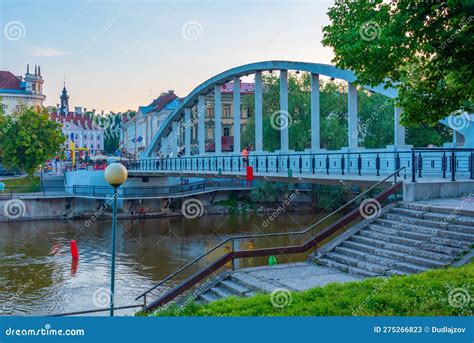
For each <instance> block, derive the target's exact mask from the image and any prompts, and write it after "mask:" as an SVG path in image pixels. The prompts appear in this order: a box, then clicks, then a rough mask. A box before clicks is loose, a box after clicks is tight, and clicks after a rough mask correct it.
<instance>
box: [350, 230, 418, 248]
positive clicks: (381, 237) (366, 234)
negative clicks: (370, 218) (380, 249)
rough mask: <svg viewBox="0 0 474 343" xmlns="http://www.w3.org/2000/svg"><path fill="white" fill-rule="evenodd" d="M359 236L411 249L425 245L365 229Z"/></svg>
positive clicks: (414, 240) (413, 240)
mask: <svg viewBox="0 0 474 343" xmlns="http://www.w3.org/2000/svg"><path fill="white" fill-rule="evenodd" d="M358 235H360V236H364V237H368V238H372V239H376V240H379V241H385V242H390V243H396V244H402V245H406V246H411V247H421V244H422V243H423V242H422V241H419V240H416V239H410V238H404V237H398V236H393V235H389V234H386V233H382V232H376V231H373V230H370V229H363V230H361V231H359V233H358Z"/></svg>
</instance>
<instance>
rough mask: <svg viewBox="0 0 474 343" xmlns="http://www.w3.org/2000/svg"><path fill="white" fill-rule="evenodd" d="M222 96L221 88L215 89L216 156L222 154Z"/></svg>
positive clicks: (218, 86) (217, 86)
mask: <svg viewBox="0 0 474 343" xmlns="http://www.w3.org/2000/svg"><path fill="white" fill-rule="evenodd" d="M221 137H222V94H221V86H220V85H216V87H214V144H215V147H216V154H218V155H219V154H221V153H222V146H221V142H222V138H221Z"/></svg>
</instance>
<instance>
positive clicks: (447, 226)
mask: <svg viewBox="0 0 474 343" xmlns="http://www.w3.org/2000/svg"><path fill="white" fill-rule="evenodd" d="M383 219H386V220H390V221H394V222H398V223H407V224H411V225H417V226H422V227H425V228H436V229H443V230H447V231H455V232H460V233H468V234H471V235H472V234H474V227H470V226H464V225H456V224H451V223H447V222H439V221H435V220H427V219H420V218H415V217H406V216H402V215H399V214H396V213H392V212H387V213H385V214H384V215H383Z"/></svg>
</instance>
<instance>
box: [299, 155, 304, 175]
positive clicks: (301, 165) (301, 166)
mask: <svg viewBox="0 0 474 343" xmlns="http://www.w3.org/2000/svg"><path fill="white" fill-rule="evenodd" d="M299 167H300V174H301V173H302V172H303V157H301V155H300V159H299Z"/></svg>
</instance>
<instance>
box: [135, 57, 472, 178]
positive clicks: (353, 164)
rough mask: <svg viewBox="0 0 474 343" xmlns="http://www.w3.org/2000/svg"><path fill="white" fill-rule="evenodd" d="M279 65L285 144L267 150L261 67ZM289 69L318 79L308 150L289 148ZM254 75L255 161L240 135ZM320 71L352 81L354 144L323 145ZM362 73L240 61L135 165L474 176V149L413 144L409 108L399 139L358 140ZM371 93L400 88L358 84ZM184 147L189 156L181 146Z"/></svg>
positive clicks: (145, 169) (207, 172)
mask: <svg viewBox="0 0 474 343" xmlns="http://www.w3.org/2000/svg"><path fill="white" fill-rule="evenodd" d="M273 71H279V78H280V110H279V112H278V118H277V119H276V120H277V121H278V122H280V123H283V125H281V126H280V127H279V128H278V129H279V131H280V149H279V150H278V151H275V152H266V151H264V150H263V88H262V73H263V72H273ZM288 71H297V72H299V71H302V72H307V73H309V74H310V78H311V101H310V103H311V109H310V111H311V116H310V118H311V147H310V148H309V149H306V150H305V151H291V150H290V149H289V146H290V144H289V132H288V128H289V125H286V124H285V123H289V122H290V119H291V118H289V113H288ZM252 74H254V77H255V81H254V97H255V99H254V100H255V105H254V106H255V108H254V117H255V150H254V151H252V152H251V153H250V156H249V159H248V162H247V163H245V162H244V161H243V160H242V158H241V157H240V147H241V137H240V127H241V110H240V105H241V82H240V81H241V78H243V77H246V76H249V75H252ZM320 76H326V77H329V78H331V79H338V80H342V81H344V82H347V89H348V92H347V96H348V130H347V137H348V147H346V148H342V149H341V150H337V151H327V150H325V149H321V142H320V89H319V79H320ZM229 82H232V100H233V101H232V102H233V106H232V108H233V110H232V118H233V127H234V135H233V136H234V142H233V151H232V152H223V149H222V138H221V137H222V118H223V113H222V89H221V87H222V85H224V84H227V83H229ZM356 82H357V78H356V76H355V75H354V73H353V72H351V71H349V70H342V69H339V68H336V67H334V66H332V65H327V64H318V63H307V62H292V61H265V62H258V63H251V64H246V65H242V66H239V67H235V68H232V69H229V70H227V71H224V72H222V73H220V74H217V75H215V76H213V77H211V78H210V79H208V80H206V81H205V82H203V83H201V84H200V85H198V86H197V87H196V88H194V89H193V90H192V91H191V93H189V95H188V96H187V97H186V98H184V100H183V101H182V102H181V103H180V105H179V106H178V107H177V108H176V109H175V110H174V111H173V112H172V113H171V114H170V115H169V116H168V117H167V119H166V120H165V121H164V122H163V124H162V125H161V126H160V127H159V128H158V132H157V133H156V134H155V136H154V137H153V138H152V140H151V142H150V144H149V146H148V147H147V149H146V150H145V151H144V152H143V153H142V156H141V158H140V159H138V160H135V161H129V162H128V167H129V169H130V172H131V173H132V175H133V174H135V175H137V176H138V175H160V174H163V175H168V174H170V173H171V174H181V175H195V176H202V177H206V176H212V177H216V176H222V177H229V176H232V177H239V176H244V175H245V174H246V168H245V167H246V166H247V165H249V166H252V167H253V172H254V176H255V177H257V178H265V179H272V180H282V179H283V180H287V181H288V180H293V181H294V180H303V179H304V180H305V181H313V182H323V183H324V182H326V183H339V182H340V181H341V180H342V181H344V180H346V179H347V180H348V181H355V182H359V183H373V182H377V181H379V180H380V179H381V178H382V177H383V175H387V174H390V173H393V171H395V170H398V169H400V168H405V170H406V173H408V174H409V175H410V177H411V179H412V181H414V180H415V177H419V178H421V177H431V178H440V179H443V178H448V177H450V178H451V179H452V180H455V179H456V177H466V178H472V177H473V165H474V158H473V150H472V149H454V148H449V149H444V148H438V149H426V148H425V149H413V148H412V147H410V146H407V145H406V144H405V128H404V127H403V126H402V125H401V124H400V115H401V112H402V109H401V108H399V107H394V112H393V120H394V142H393V145H390V146H387V147H386V148H381V149H364V148H361V147H359V146H358V141H359V133H358V114H357V113H358V108H357V86H356ZM359 86H360V87H362V88H364V89H366V90H369V91H371V92H375V93H379V94H382V95H385V96H387V97H389V98H396V97H397V91H396V89H394V88H390V87H386V85H384V84H381V85H378V86H376V87H371V86H366V85H359ZM209 93H210V94H212V95H213V101H214V105H213V107H214V116H213V121H214V138H213V145H214V151H213V152H207V151H206V113H205V112H206V109H207V107H206V103H205V96H206V95H207V94H209ZM193 113H194V114H195V115H192V114H193ZM195 125H197V139H196V141H197V154H192V149H191V129H192V127H193V126H195ZM168 146H171V155H172V156H173V157H168V158H162V157H160V152H162V151H165V148H166V147H168ZM180 146H184V155H183V156H181V157H176V156H177V155H178V149H179V147H180Z"/></svg>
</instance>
